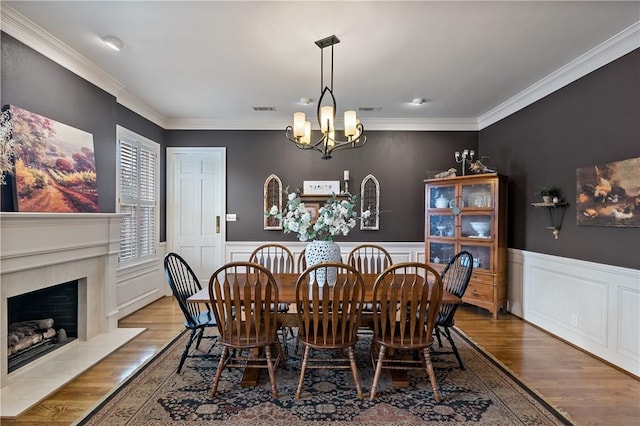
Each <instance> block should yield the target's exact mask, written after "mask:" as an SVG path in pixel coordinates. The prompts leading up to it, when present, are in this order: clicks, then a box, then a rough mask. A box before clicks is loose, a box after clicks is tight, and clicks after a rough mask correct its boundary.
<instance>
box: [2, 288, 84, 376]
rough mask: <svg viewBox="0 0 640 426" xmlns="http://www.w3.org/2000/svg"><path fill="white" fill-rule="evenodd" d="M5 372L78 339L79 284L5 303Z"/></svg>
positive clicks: (46, 289) (46, 290)
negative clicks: (6, 337) (6, 340)
mask: <svg viewBox="0 0 640 426" xmlns="http://www.w3.org/2000/svg"><path fill="white" fill-rule="evenodd" d="M7 324H8V327H9V330H8V340H9V341H8V348H7V369H8V372H9V373H11V372H12V371H14V370H16V369H18V368H21V367H23V366H25V365H27V364H29V363H30V362H31V361H35V360H36V359H38V358H39V357H41V356H44V355H46V354H48V353H49V352H51V351H54V350H56V349H59V348H61V347H63V346H64V345H66V344H67V343H70V342H72V341H74V340H75V339H76V338H77V337H78V280H74V281H69V282H67V283H63V284H58V285H54V286H51V287H47V288H43V289H41V290H36V291H31V292H29V293H25V294H21V295H19V296H13V297H10V298H8V299H7Z"/></svg>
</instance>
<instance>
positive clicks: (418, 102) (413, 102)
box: [411, 98, 424, 105]
mask: <svg viewBox="0 0 640 426" xmlns="http://www.w3.org/2000/svg"><path fill="white" fill-rule="evenodd" d="M411 103H412V104H414V105H422V104H423V103H424V99H422V98H413V100H412V101H411Z"/></svg>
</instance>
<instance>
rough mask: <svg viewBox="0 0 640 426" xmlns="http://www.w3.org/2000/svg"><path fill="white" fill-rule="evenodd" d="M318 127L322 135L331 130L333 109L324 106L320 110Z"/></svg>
mask: <svg viewBox="0 0 640 426" xmlns="http://www.w3.org/2000/svg"><path fill="white" fill-rule="evenodd" d="M320 126H321V127H320V130H321V131H322V132H323V133H326V132H327V131H331V130H333V107H331V106H328V105H325V106H323V107H321V108H320Z"/></svg>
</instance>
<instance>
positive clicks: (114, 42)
mask: <svg viewBox="0 0 640 426" xmlns="http://www.w3.org/2000/svg"><path fill="white" fill-rule="evenodd" d="M102 41H103V42H104V44H106V45H107V46H109V47H110V48H112V49H113V50H115V51H118V52H119V51H120V49H122V48H123V47H124V43H123V42H122V40H120V39H119V38H118V37H116V36H104V37H102Z"/></svg>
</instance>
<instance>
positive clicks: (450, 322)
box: [431, 251, 473, 370]
mask: <svg viewBox="0 0 640 426" xmlns="http://www.w3.org/2000/svg"><path fill="white" fill-rule="evenodd" d="M472 272H473V256H472V255H471V253H469V252H468V251H461V252H459V253H457V254H456V255H455V256H454V257H453V258H452V259H451V260H450V261H449V263H447V266H445V268H444V271H442V285H443V287H444V290H446V291H448V292H450V293H452V294H454V295H456V296H458V297H459V298H462V296H463V295H464V293H465V291H466V290H467V287H468V286H469V281H470V280H471V273H472ZM457 309H458V304H453V303H443V304H442V305H441V306H440V312H439V313H438V318H437V319H436V325H435V327H434V330H435V333H436V338H437V339H438V347H439V349H438V350H437V351H436V350H432V351H431V354H432V355H440V354H454V355H455V356H456V358H457V359H458V364H460V368H461V369H463V370H464V369H465V368H464V364H463V363H462V358H461V357H460V353H459V352H458V348H457V347H456V344H455V342H454V341H453V338H452V337H451V332H450V330H449V328H450V327H453V326H454V325H455V320H454V316H455V313H456V310H457ZM441 332H442V333H444V335H445V336H446V337H447V340H448V341H449V344H450V345H451V351H443V350H441V349H440V348H442V338H441Z"/></svg>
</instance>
